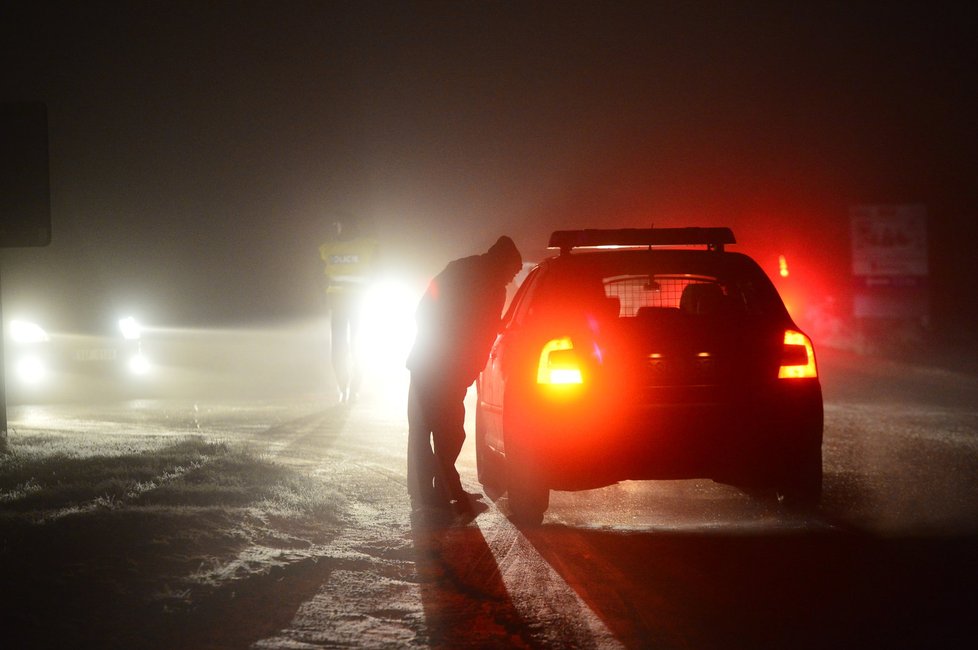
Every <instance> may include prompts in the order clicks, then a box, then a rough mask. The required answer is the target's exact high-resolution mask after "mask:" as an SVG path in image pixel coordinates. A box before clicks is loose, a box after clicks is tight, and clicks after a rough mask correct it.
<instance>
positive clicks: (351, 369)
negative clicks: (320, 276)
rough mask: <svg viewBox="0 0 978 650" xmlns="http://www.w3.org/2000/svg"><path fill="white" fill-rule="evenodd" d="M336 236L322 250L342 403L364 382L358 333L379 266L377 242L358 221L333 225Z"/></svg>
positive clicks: (332, 352) (332, 353) (333, 357)
mask: <svg viewBox="0 0 978 650" xmlns="http://www.w3.org/2000/svg"><path fill="white" fill-rule="evenodd" d="M333 226H334V228H335V235H334V236H333V237H331V238H330V239H329V240H327V241H325V242H323V244H322V245H321V246H320V247H319V256H320V257H321V258H322V260H323V262H324V263H325V264H326V267H325V269H324V273H325V277H326V303H327V306H328V308H329V322H330V361H331V363H332V366H333V374H334V378H335V379H336V387H337V391H338V393H339V400H340V402H349V401H351V400H353V399H356V396H357V393H358V392H359V390H360V381H361V379H362V375H361V368H360V364H359V361H358V353H357V344H358V341H357V334H358V331H359V329H360V318H361V315H362V314H361V312H362V310H363V300H364V296H365V295H366V293H367V290H368V289H369V287H370V283H371V281H372V280H373V277H374V274H375V272H376V266H377V251H378V243H377V240H375V239H373V238H371V237H367V236H364V235H361V234H360V230H359V228H358V226H357V223H356V221H354V220H349V219H348V220H346V221H343V222H339V221H338V222H336V223H334V224H333Z"/></svg>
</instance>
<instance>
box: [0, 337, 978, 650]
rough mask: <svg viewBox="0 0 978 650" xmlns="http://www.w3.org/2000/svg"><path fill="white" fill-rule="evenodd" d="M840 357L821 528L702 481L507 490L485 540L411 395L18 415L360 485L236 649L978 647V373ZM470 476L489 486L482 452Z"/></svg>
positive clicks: (466, 457) (831, 386) (818, 518)
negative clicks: (439, 503)
mask: <svg viewBox="0 0 978 650" xmlns="http://www.w3.org/2000/svg"><path fill="white" fill-rule="evenodd" d="M821 364H822V378H823V387H824V390H825V397H826V429H825V447H824V452H825V453H824V455H825V470H826V478H825V495H824V499H823V502H822V505H821V507H820V508H819V509H818V511H816V512H814V513H795V512H790V511H785V510H783V509H781V508H780V507H779V506H778V505H777V504H775V503H772V502H767V501H759V500H756V499H752V498H750V497H748V496H746V495H744V494H742V493H740V492H739V491H737V490H734V489H732V488H728V487H725V486H720V485H715V484H713V483H711V482H709V481H684V482H654V483H652V482H650V483H638V482H629V483H624V484H620V485H617V486H612V487H609V488H605V489H602V490H594V491H589V492H581V493H555V495H554V496H553V498H552V502H551V509H550V510H549V511H548V513H547V516H546V518H545V520H544V524H543V525H542V526H541V527H539V528H534V529H519V528H517V527H515V526H514V525H513V524H512V523H511V522H510V521H509V520H508V519H507V517H506V514H507V504H506V499H505V497H503V498H502V499H500V500H498V501H497V502H495V503H492V502H490V501H489V500H488V499H484V501H485V502H486V503H487V505H489V508H488V510H487V511H486V512H484V513H482V514H481V515H480V516H479V517H478V518H477V519H476V521H475V522H474V524H470V525H467V526H456V525H448V524H447V522H445V521H443V520H441V519H437V518H432V517H428V516H425V515H417V514H416V515H414V516H412V515H411V513H410V512H409V508H408V503H407V499H406V497H405V495H404V482H405V481H404V456H403V447H404V443H405V427H404V421H403V413H404V410H403V401H402V397H401V396H400V393H399V392H398V391H397V390H395V391H394V392H392V393H390V394H389V395H386V396H382V395H372V396H371V395H365V396H364V398H363V399H362V400H361V401H360V402H359V403H357V404H355V405H353V406H351V407H345V408H341V407H337V406H333V405H331V404H329V403H327V402H326V401H325V400H323V401H320V400H319V399H318V398H315V397H312V398H310V397H304V398H301V399H291V400H269V401H265V402H257V401H252V402H248V403H245V404H242V403H237V402H236V403H233V404H232V403H230V402H221V401H212V402H207V403H194V402H180V401H166V402H140V403H129V404H125V405H118V406H115V407H112V408H104V409H100V408H94V407H57V408H54V407H50V408H47V409H41V410H40V411H37V410H35V411H30V410H28V409H20V410H17V409H14V411H13V417H14V418H17V417H19V418H20V420H19V423H20V425H21V426H27V425H26V424H25V422H26V421H27V420H29V419H30V418H31V417H37V416H38V413H42V414H44V417H45V418H46V419H45V420H44V422H45V426H47V427H55V428H57V427H64V428H69V429H70V428H71V427H72V426H75V427H79V428H80V427H81V426H82V424H81V423H86V424H85V425H84V426H95V427H99V428H100V429H105V428H109V427H113V426H118V427H120V428H125V427H131V426H132V424H133V423H134V422H137V421H138V423H139V424H140V426H141V427H143V428H144V430H159V431H161V432H165V431H169V430H172V431H174V432H179V431H185V432H200V433H202V434H204V435H210V434H213V435H221V436H225V437H235V438H238V439H241V440H243V441H246V442H249V444H253V445H255V446H256V447H259V448H261V449H262V450H263V451H264V453H268V454H271V455H273V456H274V457H276V458H277V459H279V460H280V461H282V462H288V463H297V464H300V465H304V466H307V467H309V469H310V471H313V472H316V473H318V474H320V475H322V476H323V477H324V480H328V481H331V482H332V483H334V484H335V485H336V486H338V488H339V489H340V490H341V491H343V493H344V494H345V495H346V498H347V503H348V506H349V517H348V522H349V525H348V527H347V528H346V529H345V530H344V531H343V533H342V534H341V535H340V536H339V537H338V538H337V540H336V542H335V544H334V546H333V548H331V549H330V551H329V553H328V554H327V556H326V557H324V558H323V561H324V562H326V563H327V564H326V565H325V566H328V567H329V570H328V571H325V572H323V573H322V574H321V575H322V577H321V578H317V579H319V580H321V584H319V585H318V587H315V588H314V589H312V591H314V592H315V595H314V596H312V597H308V598H305V600H304V601H303V602H302V603H300V604H298V605H297V606H296V608H295V611H294V613H291V612H290V614H289V615H290V616H291V620H281V621H277V622H276V623H275V625H273V626H272V628H274V629H270V630H267V631H266V632H267V634H264V635H263V638H261V639H247V640H242V639H237V638H236V640H235V642H234V643H233V644H232V645H233V646H234V647H239V646H241V645H252V644H254V646H255V647H262V648H299V647H356V646H366V647H410V646H415V647H418V646H420V647H458V646H468V647H634V648H639V647H641V648H647V647H650V648H828V647H833V648H834V647H874V648H892V647H901V648H924V647H931V648H957V647H978V646H976V645H975V644H976V642H978V628H976V625H978V624H976V623H975V620H976V614H978V595H976V594H978V543H976V542H978V379H976V378H975V377H972V376H968V375H963V374H957V373H954V372H949V371H945V370H940V369H934V368H926V367H920V366H908V365H904V364H900V363H896V362H892V361H882V360H869V359H866V358H863V357H858V356H855V355H850V354H847V353H838V352H832V351H823V352H822V355H821ZM395 383H396V382H395ZM398 388H400V387H398ZM470 410H471V409H470ZM32 414H33V415H32ZM471 431H472V429H471V423H470V426H469V432H470V434H471ZM470 439H471V435H470ZM470 442H471V440H470ZM459 465H460V469H461V471H462V475H463V481H464V482H465V483H466V485H467V487H468V488H469V489H470V490H472V491H477V490H479V486H478V484H477V482H476V479H475V459H474V451H473V449H472V447H471V444H467V446H466V448H465V449H464V450H463V454H462V457H461V458H460V461H459ZM281 588H282V587H281V586H279V589H281ZM305 588H306V589H307V590H309V586H308V585H306V587H305ZM255 614H257V613H255ZM215 638H218V639H219V638H220V634H218V635H217V636H216V637H215ZM227 638H229V639H230V638H232V637H231V636H228V637H227Z"/></svg>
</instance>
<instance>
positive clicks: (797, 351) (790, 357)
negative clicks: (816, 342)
mask: <svg viewBox="0 0 978 650" xmlns="http://www.w3.org/2000/svg"><path fill="white" fill-rule="evenodd" d="M814 377H818V369H817V368H816V367H815V349H814V348H813V347H812V340H811V339H810V338H808V337H807V336H805V335H804V334H802V333H801V332H796V331H795V330H786V331H785V333H784V348H783V349H782V351H781V367H780V368H779V369H778V379H805V378H814Z"/></svg>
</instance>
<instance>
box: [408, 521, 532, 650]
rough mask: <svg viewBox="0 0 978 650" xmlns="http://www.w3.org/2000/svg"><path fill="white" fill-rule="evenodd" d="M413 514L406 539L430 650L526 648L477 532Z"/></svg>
mask: <svg viewBox="0 0 978 650" xmlns="http://www.w3.org/2000/svg"><path fill="white" fill-rule="evenodd" d="M446 523H447V522H446V521H445V516H444V515H440V514H438V513H428V512H421V513H414V514H413V515H412V520H411V535H412V539H413V543H414V553H415V565H416V570H417V576H418V581H419V583H420V587H421V599H422V604H423V607H424V613H425V621H426V628H427V634H428V635H429V636H428V638H427V639H425V641H426V644H427V645H428V646H431V647H443V648H456V647H510V648H528V647H532V644H531V643H530V642H529V640H528V638H527V637H526V636H525V635H526V624H525V623H524V621H523V620H522V618H521V617H520V615H519V614H518V613H517V611H516V608H515V607H514V606H513V602H512V600H511V599H510V595H509V593H508V592H507V590H506V585H505V584H504V583H503V580H502V576H501V575H500V571H499V566H498V565H497V564H496V560H495V558H494V557H493V554H492V552H491V551H490V549H489V546H488V544H487V543H486V540H485V538H484V537H483V535H482V531H481V530H480V529H479V527H478V526H474V525H469V526H450V525H449V526H446Z"/></svg>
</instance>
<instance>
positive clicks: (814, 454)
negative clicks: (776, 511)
mask: <svg viewBox="0 0 978 650" xmlns="http://www.w3.org/2000/svg"><path fill="white" fill-rule="evenodd" d="M775 492H776V495H777V499H778V503H780V504H782V505H784V506H787V507H791V508H800V509H812V508H815V507H816V506H817V505H818V502H819V500H820V499H821V498H822V448H821V446H819V447H818V448H816V449H814V450H810V451H807V452H805V453H803V454H799V455H798V457H797V460H796V461H795V462H794V463H790V464H789V465H788V466H787V467H786V468H785V469H784V470H783V473H782V477H781V479H780V480H779V481H778V483H777V485H776V486H775Z"/></svg>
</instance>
